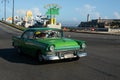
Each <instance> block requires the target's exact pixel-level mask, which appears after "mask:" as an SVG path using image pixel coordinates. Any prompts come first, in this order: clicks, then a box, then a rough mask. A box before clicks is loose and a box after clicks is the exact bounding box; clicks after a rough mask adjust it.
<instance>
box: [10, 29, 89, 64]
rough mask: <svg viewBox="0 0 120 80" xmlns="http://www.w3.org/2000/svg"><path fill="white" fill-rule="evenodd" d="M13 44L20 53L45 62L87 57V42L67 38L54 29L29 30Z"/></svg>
mask: <svg viewBox="0 0 120 80" xmlns="http://www.w3.org/2000/svg"><path fill="white" fill-rule="evenodd" d="M12 40H13V41H12V44H13V46H14V47H15V48H16V49H17V51H18V53H25V54H28V55H31V56H37V59H38V61H39V62H42V61H44V60H61V59H68V58H76V59H79V58H80V57H84V56H87V53H86V52H85V49H86V42H85V41H82V40H74V39H69V38H65V37H64V34H63V31H62V30H60V29H54V28H28V29H27V30H26V31H24V32H23V34H22V35H21V36H14V37H13V38H12Z"/></svg>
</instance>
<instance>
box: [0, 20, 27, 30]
mask: <svg viewBox="0 0 120 80" xmlns="http://www.w3.org/2000/svg"><path fill="white" fill-rule="evenodd" d="M0 22H2V23H4V24H6V25H8V26H11V27H14V28H16V29H19V30H21V31H24V30H26V28H25V27H23V26H18V25H15V24H11V23H7V22H5V21H0Z"/></svg>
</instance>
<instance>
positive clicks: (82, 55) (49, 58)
mask: <svg viewBox="0 0 120 80" xmlns="http://www.w3.org/2000/svg"><path fill="white" fill-rule="evenodd" d="M85 56H87V53H85V52H78V53H77V54H76V55H73V56H71V57H65V56H63V57H61V56H55V55H54V56H53V55H46V56H43V58H44V59H45V60H61V59H67V58H76V57H85Z"/></svg>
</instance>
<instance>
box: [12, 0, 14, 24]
mask: <svg viewBox="0 0 120 80" xmlns="http://www.w3.org/2000/svg"><path fill="white" fill-rule="evenodd" d="M12 24H14V0H13V8H12Z"/></svg>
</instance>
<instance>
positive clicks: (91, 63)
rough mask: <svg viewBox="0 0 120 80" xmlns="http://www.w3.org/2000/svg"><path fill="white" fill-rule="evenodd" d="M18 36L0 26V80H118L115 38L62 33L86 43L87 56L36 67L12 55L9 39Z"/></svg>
mask: <svg viewBox="0 0 120 80" xmlns="http://www.w3.org/2000/svg"><path fill="white" fill-rule="evenodd" d="M20 34H21V31H19V30H16V29H13V28H9V27H8V26H5V25H3V24H1V23H0V80H120V39H119V37H117V38H116V37H113V36H110V35H96V34H82V33H70V32H66V33H65V35H66V36H67V35H71V38H74V39H79V40H81V39H82V40H85V41H87V45H88V47H87V52H88V56H87V57H84V58H81V59H80V60H78V61H56V62H49V63H46V64H38V63H37V62H36V60H35V59H34V58H31V57H28V56H25V55H18V54H17V53H16V52H15V50H14V48H13V47H12V45H11V42H12V41H11V38H12V36H13V35H20Z"/></svg>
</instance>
